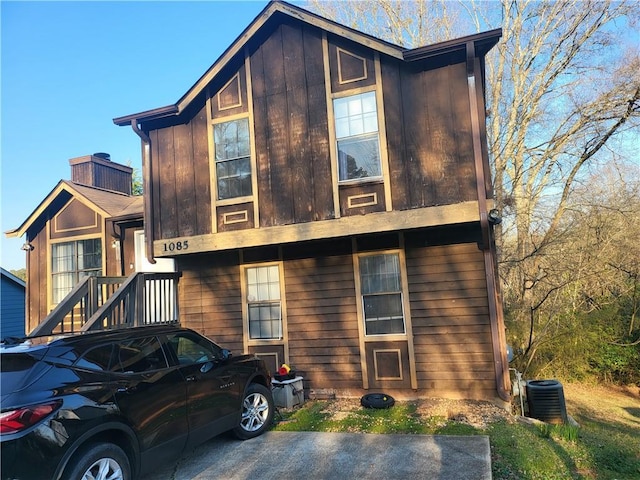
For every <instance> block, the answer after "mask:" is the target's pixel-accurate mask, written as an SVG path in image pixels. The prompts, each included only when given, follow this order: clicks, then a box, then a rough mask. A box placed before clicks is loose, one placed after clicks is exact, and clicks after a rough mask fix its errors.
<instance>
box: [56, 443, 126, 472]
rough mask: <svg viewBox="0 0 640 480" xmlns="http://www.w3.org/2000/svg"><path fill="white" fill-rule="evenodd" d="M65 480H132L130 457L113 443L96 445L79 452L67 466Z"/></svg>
mask: <svg viewBox="0 0 640 480" xmlns="http://www.w3.org/2000/svg"><path fill="white" fill-rule="evenodd" d="M63 478H64V479H65V480H89V479H95V480H107V479H109V480H131V466H130V465H129V457H127V455H126V454H125V453H124V452H123V451H122V449H121V448H120V447H118V446H117V445H114V444H112V443H95V444H92V445H89V446H87V447H85V448H83V449H81V450H80V451H78V452H77V453H76V454H75V455H74V456H73V458H71V461H70V462H69V465H68V466H67V468H66V470H65V474H64V476H63Z"/></svg>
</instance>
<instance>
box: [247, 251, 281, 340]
mask: <svg viewBox="0 0 640 480" xmlns="http://www.w3.org/2000/svg"><path fill="white" fill-rule="evenodd" d="M245 285H246V297H245V302H246V309H247V310H246V311H247V316H248V322H249V338H250V339H281V338H282V298H281V291H282V289H281V288H280V266H279V265H278V264H270V265H264V266H257V267H246V268H245Z"/></svg>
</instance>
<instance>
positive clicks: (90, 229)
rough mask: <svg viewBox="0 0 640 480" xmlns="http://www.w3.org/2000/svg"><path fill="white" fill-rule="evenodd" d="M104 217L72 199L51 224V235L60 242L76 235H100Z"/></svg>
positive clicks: (54, 217)
mask: <svg viewBox="0 0 640 480" xmlns="http://www.w3.org/2000/svg"><path fill="white" fill-rule="evenodd" d="M102 224H103V220H102V217H101V216H100V215H99V214H98V213H97V212H96V211H95V210H93V209H92V208H89V207H88V206H86V205H85V204H84V203H82V202H80V201H79V200H76V199H72V200H71V201H70V202H69V203H68V204H67V205H65V206H64V207H62V209H61V210H60V211H59V212H58V213H57V214H56V215H54V216H53V219H52V220H51V221H50V222H49V226H50V232H49V235H50V236H51V238H52V239H55V240H59V239H62V238H66V237H72V236H76V235H99V234H100V233H101V232H102Z"/></svg>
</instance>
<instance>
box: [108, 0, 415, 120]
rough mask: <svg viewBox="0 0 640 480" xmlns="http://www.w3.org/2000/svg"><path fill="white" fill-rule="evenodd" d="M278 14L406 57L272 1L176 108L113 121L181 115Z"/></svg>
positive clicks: (385, 44) (398, 50)
mask: <svg viewBox="0 0 640 480" xmlns="http://www.w3.org/2000/svg"><path fill="white" fill-rule="evenodd" d="M276 13H282V14H284V15H287V16H289V17H291V18H295V19H298V20H300V21H303V22H306V23H308V24H311V25H315V26H317V27H318V28H321V29H323V30H326V31H328V32H330V33H333V34H335V35H340V36H342V37H345V38H348V39H350V40H353V41H355V42H357V43H360V44H362V45H365V46H367V47H370V48H373V49H375V50H377V51H379V52H380V53H384V54H386V55H389V56H392V57H395V58H397V59H399V60H402V58H403V52H404V51H405V50H406V49H405V48H403V47H400V46H398V45H394V44H392V43H389V42H386V41H384V40H380V39H378V38H376V37H373V36H371V35H368V34H366V33H363V32H359V31H358V30H354V29H352V28H349V27H346V26H344V25H340V24H339V23H336V22H334V21H332V20H329V19H326V18H324V17H321V16H319V15H316V14H314V13H312V12H309V11H307V10H304V9H301V8H299V7H297V6H295V5H291V4H289V3H286V2H282V1H272V2H270V3H269V4H268V5H267V6H266V7H265V8H264V9H263V10H262V11H261V12H260V13H259V14H258V15H257V16H256V18H255V19H254V20H253V21H252V22H251V23H250V24H249V26H247V28H245V29H244V30H243V31H242V33H241V34H240V35H239V36H238V37H237V38H236V39H235V40H234V41H233V42H232V43H231V45H230V46H229V47H228V48H227V49H226V50H225V51H224V52H223V53H222V55H220V57H219V58H218V59H217V60H216V61H215V62H214V64H213V65H212V66H211V67H210V68H209V69H208V70H207V71H206V72H205V73H204V75H202V76H201V77H200V79H199V80H198V81H197V82H196V83H195V84H194V85H193V86H192V87H191V88H190V89H189V90H188V91H187V93H185V94H184V95H183V96H182V97H181V98H180V99H179V100H178V101H177V102H176V103H175V104H174V105H168V106H166V107H160V108H156V109H153V110H147V111H144V112H139V113H133V114H130V115H125V116H123V117H118V118H114V119H113V123H115V124H116V125H119V126H125V125H130V124H131V122H132V121H133V122H148V121H151V120H157V119H161V118H167V117H172V116H178V115H180V114H181V113H182V112H183V111H184V110H185V109H186V108H187V107H188V106H189V105H190V104H191V102H192V101H193V100H194V99H195V98H196V97H197V96H198V95H200V93H201V92H202V91H203V90H204V89H205V88H206V86H207V85H208V84H209V82H211V81H212V80H213V79H214V78H215V77H216V75H218V74H219V73H220V71H221V70H222V69H223V68H224V67H225V66H226V65H227V64H228V63H229V62H230V61H231V60H232V59H233V58H234V57H235V56H236V55H237V54H238V53H240V52H241V51H242V49H244V48H245V46H246V45H247V43H248V42H249V41H250V40H251V38H252V37H253V36H254V35H255V34H256V33H257V32H258V30H260V28H262V26H264V25H265V24H266V23H267V21H268V20H269V19H270V18H271V17H273V15H275V14H276Z"/></svg>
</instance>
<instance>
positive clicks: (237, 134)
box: [213, 118, 252, 200]
mask: <svg viewBox="0 0 640 480" xmlns="http://www.w3.org/2000/svg"><path fill="white" fill-rule="evenodd" d="M213 137H214V148H215V160H216V179H217V189H218V200H226V199H229V198H237V197H245V196H249V195H251V193H252V191H251V139H250V135H249V119H248V118H241V119H239V120H231V121H229V122H222V123H216V124H215V125H214V126H213Z"/></svg>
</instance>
